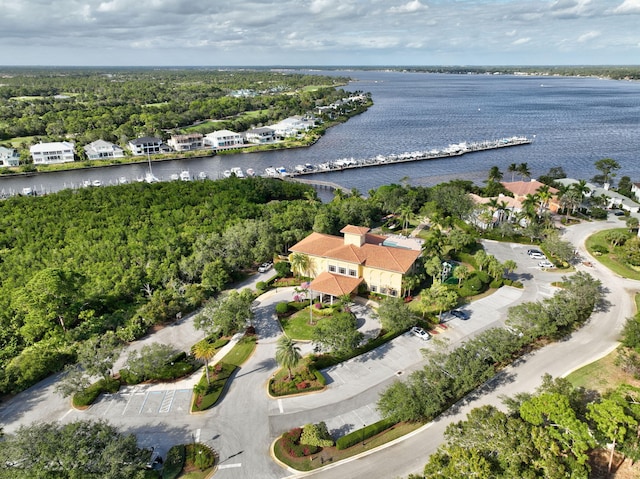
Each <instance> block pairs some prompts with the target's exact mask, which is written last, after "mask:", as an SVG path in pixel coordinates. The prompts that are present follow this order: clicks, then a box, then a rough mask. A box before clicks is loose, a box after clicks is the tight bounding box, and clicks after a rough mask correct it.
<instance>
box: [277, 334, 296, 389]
mask: <svg viewBox="0 0 640 479" xmlns="http://www.w3.org/2000/svg"><path fill="white" fill-rule="evenodd" d="M300 359H302V356H301V355H300V348H299V347H298V346H296V343H295V342H294V341H293V340H292V339H291V338H289V337H288V336H280V338H278V345H277V348H276V362H277V363H278V364H279V365H280V366H281V367H283V368H287V370H288V371H289V376H288V377H287V379H291V378H292V374H291V368H295V367H296V366H297V365H298V363H299V362H300Z"/></svg>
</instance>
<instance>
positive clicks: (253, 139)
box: [245, 127, 276, 144]
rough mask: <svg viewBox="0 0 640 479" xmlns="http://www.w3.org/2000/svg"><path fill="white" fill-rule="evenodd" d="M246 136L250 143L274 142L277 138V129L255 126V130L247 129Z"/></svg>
mask: <svg viewBox="0 0 640 479" xmlns="http://www.w3.org/2000/svg"><path fill="white" fill-rule="evenodd" d="M245 136H246V137H247V141H248V142H249V143H255V144H261V143H272V142H274V141H275V140H276V136H275V131H274V130H273V128H268V127H262V128H254V129H253V130H249V131H247V132H246V133H245Z"/></svg>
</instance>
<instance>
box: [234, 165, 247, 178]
mask: <svg viewBox="0 0 640 479" xmlns="http://www.w3.org/2000/svg"><path fill="white" fill-rule="evenodd" d="M231 173H233V174H234V175H236V178H244V172H243V171H242V168H238V167H237V166H235V167H233V168H231Z"/></svg>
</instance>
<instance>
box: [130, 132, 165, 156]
mask: <svg viewBox="0 0 640 479" xmlns="http://www.w3.org/2000/svg"><path fill="white" fill-rule="evenodd" d="M162 146H163V145H162V140H161V139H160V138H156V137H153V136H143V137H142V138H136V139H135V140H130V141H129V149H130V150H131V153H132V154H134V155H135V156H141V155H154V154H156V153H162V152H163V149H162Z"/></svg>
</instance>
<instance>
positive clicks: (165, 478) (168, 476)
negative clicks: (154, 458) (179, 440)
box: [162, 444, 186, 479]
mask: <svg viewBox="0 0 640 479" xmlns="http://www.w3.org/2000/svg"><path fill="white" fill-rule="evenodd" d="M185 458H186V448H185V446H184V444H178V445H177V446H173V447H172V448H171V449H169V452H167V458H166V459H165V461H164V466H163V468H162V479H176V478H177V477H178V476H179V475H180V473H181V472H182V468H183V467H184V461H185Z"/></svg>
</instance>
